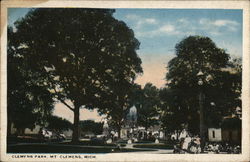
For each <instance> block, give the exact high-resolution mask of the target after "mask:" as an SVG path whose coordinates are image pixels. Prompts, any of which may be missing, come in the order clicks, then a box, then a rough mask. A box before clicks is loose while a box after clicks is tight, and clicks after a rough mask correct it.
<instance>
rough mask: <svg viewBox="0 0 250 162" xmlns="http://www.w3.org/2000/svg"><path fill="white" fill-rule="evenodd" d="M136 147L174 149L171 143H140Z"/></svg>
mask: <svg viewBox="0 0 250 162" xmlns="http://www.w3.org/2000/svg"><path fill="white" fill-rule="evenodd" d="M133 147H135V148H150V149H173V148H174V146H173V145H170V144H138V145H134V146H133Z"/></svg>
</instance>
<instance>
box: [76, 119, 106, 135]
mask: <svg viewBox="0 0 250 162" xmlns="http://www.w3.org/2000/svg"><path fill="white" fill-rule="evenodd" d="M80 128H81V129H82V130H83V131H86V132H87V131H89V132H93V133H94V134H96V135H97V134H102V131H103V123H101V122H94V121H92V120H84V121H80Z"/></svg>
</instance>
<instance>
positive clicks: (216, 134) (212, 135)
mask: <svg viewBox="0 0 250 162" xmlns="http://www.w3.org/2000/svg"><path fill="white" fill-rule="evenodd" d="M208 140H209V141H211V142H219V141H221V140H222V135H221V128H208Z"/></svg>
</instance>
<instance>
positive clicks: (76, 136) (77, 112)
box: [71, 104, 80, 143]
mask: <svg viewBox="0 0 250 162" xmlns="http://www.w3.org/2000/svg"><path fill="white" fill-rule="evenodd" d="M74 106H75V108H74V124H73V134H72V141H71V142H72V143H78V142H79V115H80V106H79V104H75V105H74Z"/></svg>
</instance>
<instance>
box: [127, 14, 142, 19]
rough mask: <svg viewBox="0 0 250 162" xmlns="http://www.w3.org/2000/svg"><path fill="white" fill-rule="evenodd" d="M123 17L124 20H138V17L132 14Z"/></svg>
mask: <svg viewBox="0 0 250 162" xmlns="http://www.w3.org/2000/svg"><path fill="white" fill-rule="evenodd" d="M125 17H126V19H130V20H137V19H139V18H140V17H139V16H137V15H133V14H128V15H126V16H125Z"/></svg>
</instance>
